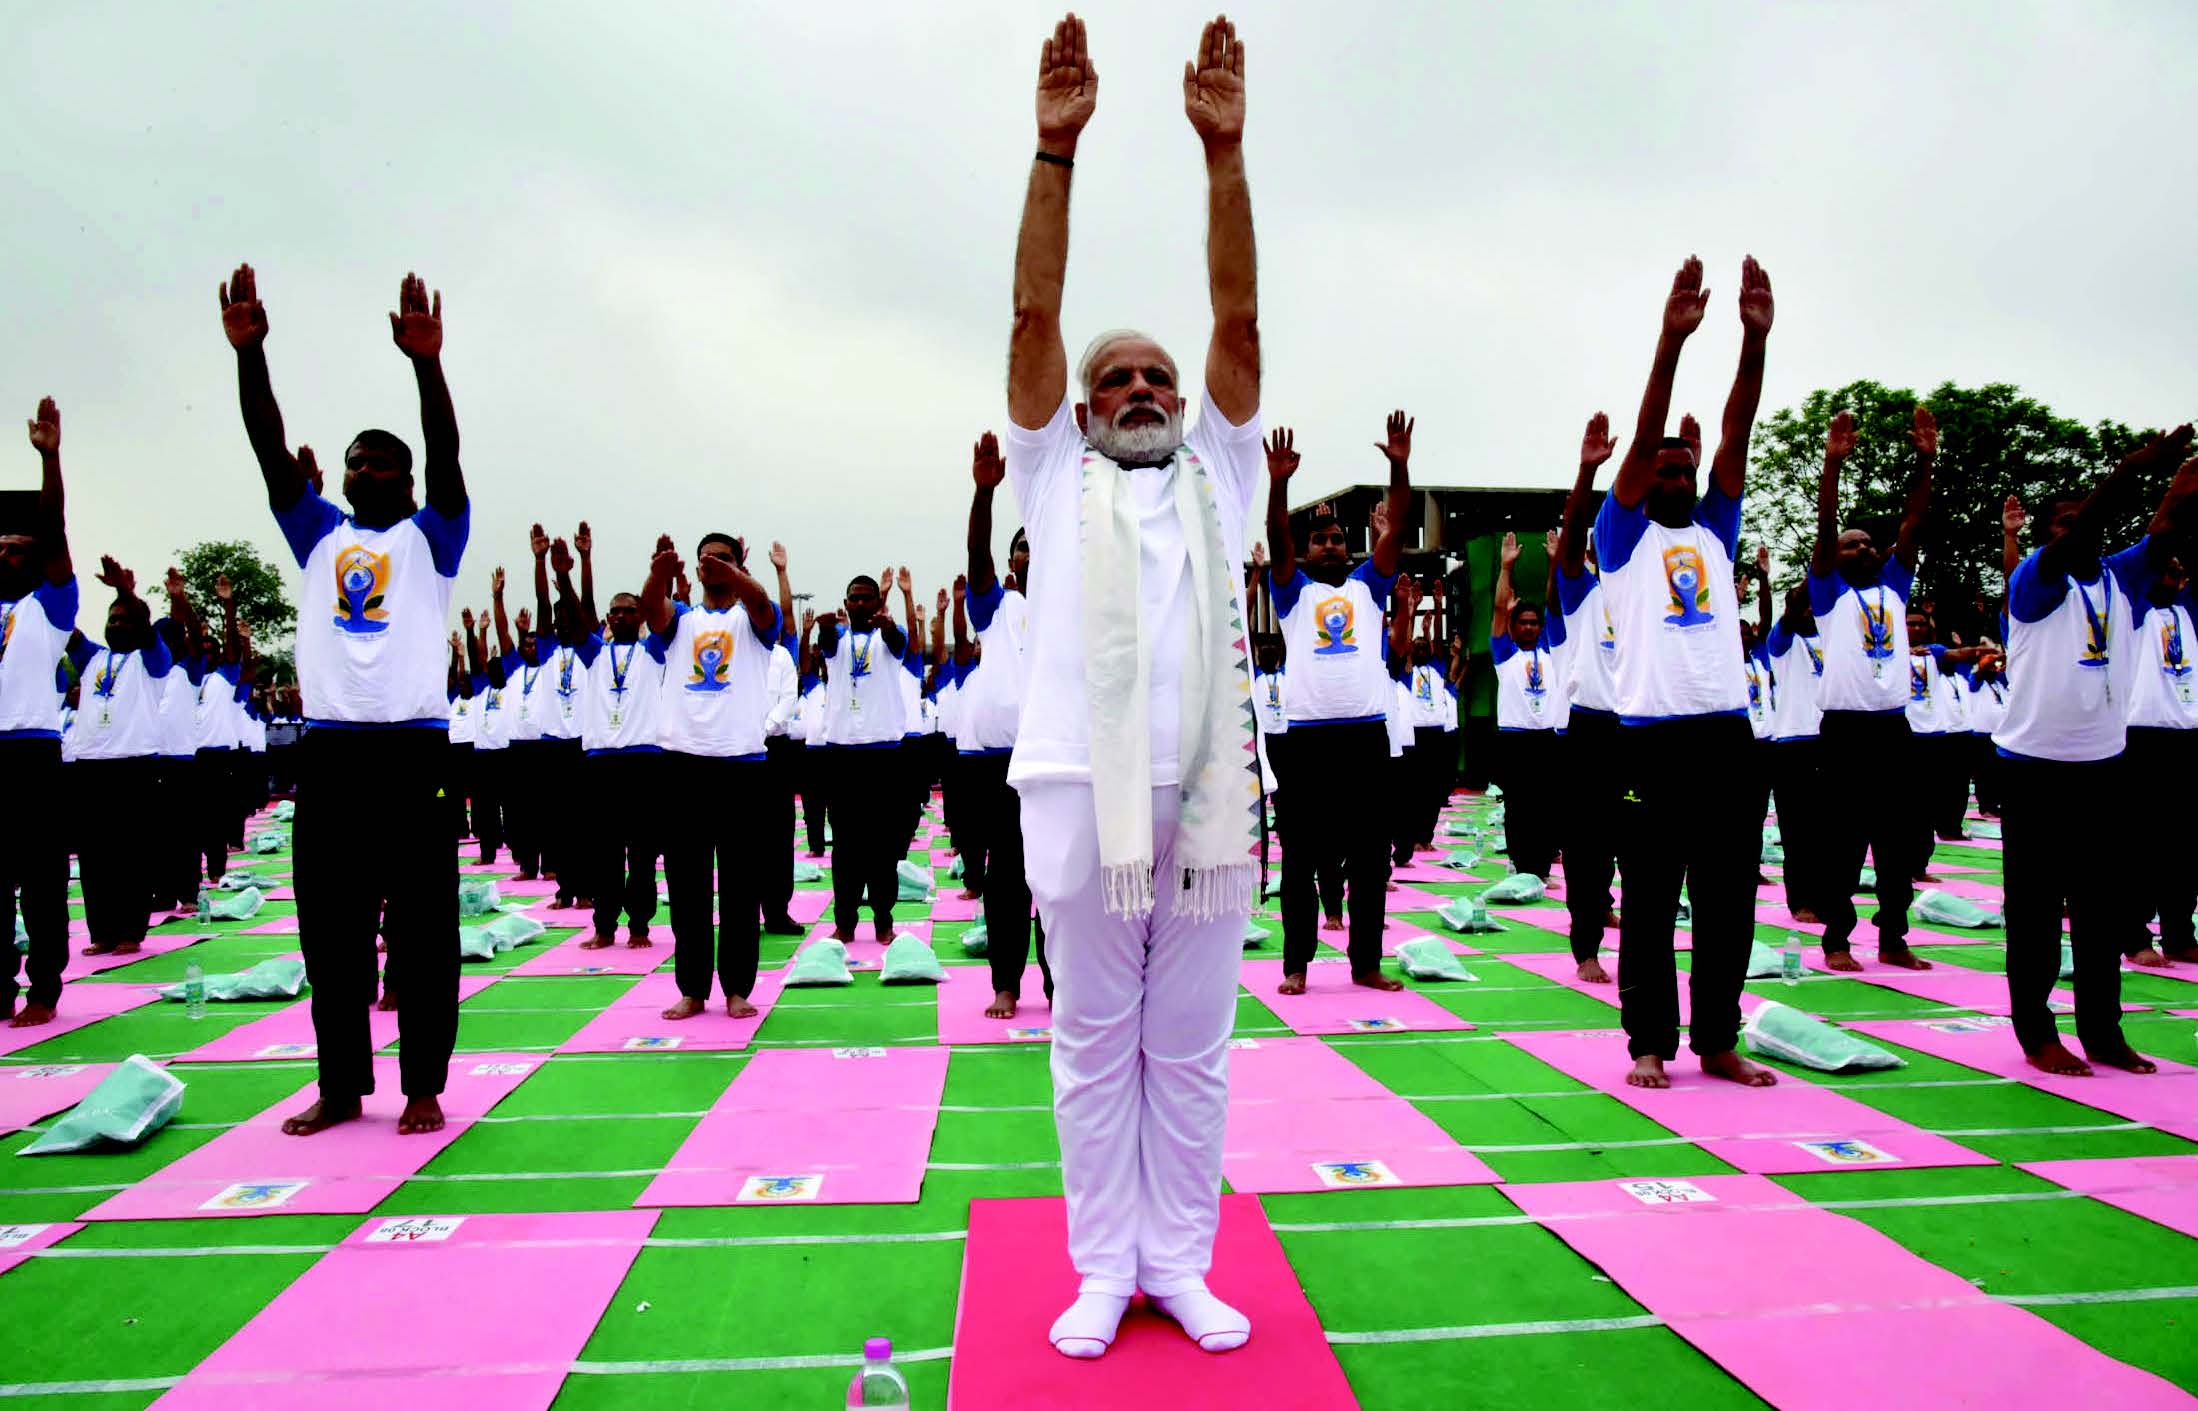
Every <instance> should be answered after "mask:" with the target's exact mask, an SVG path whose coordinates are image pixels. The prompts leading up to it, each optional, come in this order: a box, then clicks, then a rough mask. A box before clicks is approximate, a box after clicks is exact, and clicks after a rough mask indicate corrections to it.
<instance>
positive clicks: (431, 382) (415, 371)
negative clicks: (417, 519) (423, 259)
mask: <svg viewBox="0 0 2198 1411" xmlns="http://www.w3.org/2000/svg"><path fill="white" fill-rule="evenodd" d="M389 336H390V338H391V339H392V340H393V341H394V342H395V343H396V345H397V349H398V351H399V352H401V353H403V354H404V355H405V356H406V357H407V358H410V359H411V360H412V376H413V380H414V381H415V382H417V383H418V384H419V388H420V437H421V440H422V441H423V442H424V443H425V446H426V456H425V460H426V465H425V468H424V470H425V474H424V477H423V478H424V480H425V482H426V497H427V503H428V505H429V507H430V508H432V509H433V510H434V511H435V512H436V513H437V514H440V515H443V516H444V517H446V518H452V519H455V518H456V517H457V516H459V515H461V514H463V513H465V508H466V478H465V473H464V472H463V471H461V470H460V469H459V468H458V412H457V409H456V408H454V407H453V406H452V405H451V402H450V384H449V383H447V382H445V381H444V380H443V291H442V290H440V289H438V290H436V291H435V294H434V298H433V300H432V301H430V299H429V297H428V288H427V281H425V280H423V279H421V278H420V277H419V276H418V275H416V274H407V275H406V276H405V277H404V282H403V283H402V284H401V285H399V286H398V289H397V309H396V311H395V312H394V313H392V314H390V316H389Z"/></svg>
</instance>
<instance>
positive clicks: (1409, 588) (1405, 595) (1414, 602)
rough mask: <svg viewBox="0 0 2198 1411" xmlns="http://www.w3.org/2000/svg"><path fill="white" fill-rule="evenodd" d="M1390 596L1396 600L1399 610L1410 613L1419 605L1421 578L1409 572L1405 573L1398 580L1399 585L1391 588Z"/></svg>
mask: <svg viewBox="0 0 2198 1411" xmlns="http://www.w3.org/2000/svg"><path fill="white" fill-rule="evenodd" d="M1390 597H1391V598H1392V599H1393V600H1394V601H1395V603H1396V605H1397V610H1398V611H1400V612H1403V613H1406V614H1409V613H1410V612H1411V611H1412V609H1414V608H1416V607H1418V606H1419V601H1420V582H1419V580H1418V579H1417V578H1414V577H1413V576H1412V575H1411V574H1409V573H1407V574H1405V575H1404V576H1403V577H1401V578H1399V579H1398V580H1397V586H1396V587H1395V588H1393V589H1391V590H1390Z"/></svg>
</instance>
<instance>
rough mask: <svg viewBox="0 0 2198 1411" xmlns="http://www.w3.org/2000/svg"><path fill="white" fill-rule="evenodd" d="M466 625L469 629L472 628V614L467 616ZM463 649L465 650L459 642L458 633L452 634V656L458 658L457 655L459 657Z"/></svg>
mask: <svg viewBox="0 0 2198 1411" xmlns="http://www.w3.org/2000/svg"><path fill="white" fill-rule="evenodd" d="M466 625H467V626H468V627H471V626H472V625H473V614H472V613H470V612H469V613H467V614H466ZM463 649H464V648H463V646H462V644H461V643H460V642H459V641H458V634H457V633H455V632H453V633H451V634H450V654H451V655H452V656H456V655H458V654H459V652H461V651H462V650H463Z"/></svg>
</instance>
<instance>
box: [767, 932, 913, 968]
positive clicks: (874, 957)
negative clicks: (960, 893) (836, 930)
mask: <svg viewBox="0 0 2198 1411" xmlns="http://www.w3.org/2000/svg"><path fill="white" fill-rule="evenodd" d="M831 934H832V924H831V923H830V922H829V921H827V922H825V923H824V924H823V925H820V926H818V927H817V928H816V929H815V930H814V931H811V932H810V933H809V939H807V940H805V941H803V942H802V943H801V946H800V948H799V949H798V950H796V951H795V954H796V955H799V954H800V953H801V951H805V950H807V949H809V947H810V946H812V945H815V944H816V943H817V942H818V941H821V940H824V939H825V938H826V937H828V936H830V935H831ZM893 935H894V937H895V938H896V939H897V938H899V937H901V936H914V937H916V938H918V939H919V940H922V941H926V942H928V941H930V939H931V923H930V922H928V921H896V922H894V923H893ZM884 960H885V947H884V946H882V945H880V944H878V929H877V927H876V926H875V925H874V924H872V923H871V922H868V921H864V922H861V923H859V924H857V925H856V927H855V939H854V940H853V941H851V942H849V943H848V946H847V968H848V969H850V970H875V969H877V968H878V966H879V965H880V964H881V963H882V962H883V961H884Z"/></svg>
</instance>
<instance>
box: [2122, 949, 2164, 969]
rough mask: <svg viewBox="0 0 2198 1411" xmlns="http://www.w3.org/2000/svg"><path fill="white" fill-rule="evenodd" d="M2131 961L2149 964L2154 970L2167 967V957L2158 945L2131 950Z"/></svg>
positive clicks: (2132, 962)
mask: <svg viewBox="0 0 2198 1411" xmlns="http://www.w3.org/2000/svg"><path fill="white" fill-rule="evenodd" d="M2129 963H2130V964H2132V965H2143V966H2148V967H2150V968H2151V969H2154V970H2165V969H2166V968H2167V957H2166V956H2164V955H2162V954H2160V951H2159V948H2158V947H2157V946H2151V945H2148V946H2146V947H2145V948H2144V949H2142V950H2134V951H2131V952H2130V953H2129Z"/></svg>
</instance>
